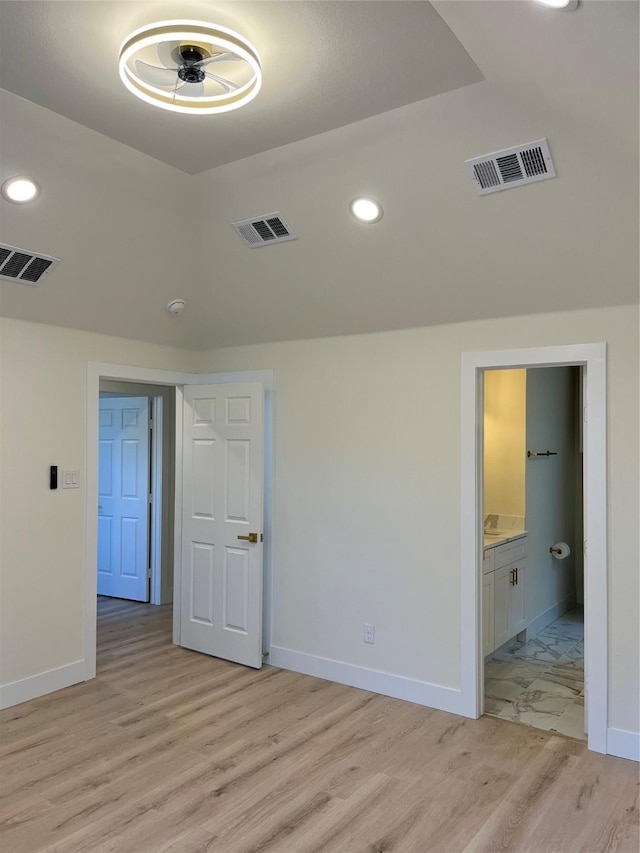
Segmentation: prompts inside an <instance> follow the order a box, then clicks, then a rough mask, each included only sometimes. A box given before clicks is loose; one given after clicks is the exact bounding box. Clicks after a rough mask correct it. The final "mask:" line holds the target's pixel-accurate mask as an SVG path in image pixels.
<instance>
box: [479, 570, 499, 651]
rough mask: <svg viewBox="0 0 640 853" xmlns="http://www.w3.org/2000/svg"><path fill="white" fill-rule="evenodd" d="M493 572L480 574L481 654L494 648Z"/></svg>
mask: <svg viewBox="0 0 640 853" xmlns="http://www.w3.org/2000/svg"><path fill="white" fill-rule="evenodd" d="M493 576H494V572H487V573H486V574H483V575H482V654H483V656H484V657H486V656H487V655H490V654H491V652H492V651H493V650H494V649H495V647H496V644H495V622H494V601H495V593H494V577H493Z"/></svg>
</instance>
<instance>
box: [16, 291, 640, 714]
mask: <svg viewBox="0 0 640 853" xmlns="http://www.w3.org/2000/svg"><path fill="white" fill-rule="evenodd" d="M1 331H2V447H1V450H2V466H3V467H2V492H1V499H2V552H1V556H2V564H1V565H2V574H1V575H0V582H1V590H0V592H1V601H2V612H1V615H2V634H1V639H2V666H3V670H2V680H3V682H5V683H6V682H10V681H13V680H16V679H21V678H27V677H29V676H33V675H36V674H38V673H40V672H43V671H45V670H47V669H51V668H53V667H56V666H64V665H66V664H70V663H73V662H74V661H77V660H78V659H79V657H80V655H81V640H82V631H81V626H82V589H81V583H82V576H83V565H84V554H83V535H84V534H83V526H84V489H83V488H81V489H80V490H79V491H77V492H67V491H65V492H62V491H58V492H50V491H49V489H48V480H47V472H48V468H49V465H51V464H59V465H61V466H62V467H64V466H68V467H79V468H84V464H85V460H84V452H85V450H84V448H85V433H86V415H85V389H86V364H87V361H90V360H91V361H106V362H109V361H111V362H117V363H126V364H137V365H141V366H147V367H155V368H159V369H163V368H164V369H170V370H184V371H194V370H196V371H198V372H203V373H204V372H210V371H227V370H251V369H264V368H272V369H273V370H274V378H275V393H274V396H275V418H276V420H275V442H276V447H275V472H274V480H275V482H274V502H275V505H274V532H275V538H274V543H273V558H274V559H273V574H274V590H273V615H274V619H273V643H274V644H275V645H278V646H280V647H284V648H289V649H293V650H295V651H298V652H301V653H306V654H307V655H312V656H321V657H324V658H334V659H336V660H338V661H343V662H346V663H350V664H354V665H360V666H364V667H371V668H373V669H375V670H382V671H386V672H389V673H393V674H396V675H398V676H404V677H406V678H412V679H417V680H422V681H427V682H431V683H433V684H435V685H442V686H445V687H446V686H448V687H453V688H457V687H458V686H459V681H460V643H459V636H460V615H459V614H460V545H459V542H460V356H461V353H462V352H463V351H468V350H480V349H491V350H494V349H497V348H499V347H502V346H504V347H505V348H515V347H522V346H545V345H553V344H563V343H584V342H595V341H603V340H604V341H608V344H609V368H608V377H609V389H608V391H609V398H608V410H609V411H608V414H609V495H608V504H609V510H610V516H609V528H608V532H609V567H610V575H609V631H610V661H609V664H610V679H609V690H610V696H609V708H610V720H609V725H610V726H613V727H616V728H619V729H622V730H627V731H637V730H638V696H639V692H640V691H639V684H638V670H639V661H638V648H639V645H640V644H639V642H638V622H639V620H638V525H637V519H638V490H637V472H638V433H639V424H638V314H637V308H636V307H627V308H610V309H599V310H590V311H576V312H568V313H564V314H547V315H543V316H534V317H517V318H511V319H500V320H491V321H479V322H475V323H463V324H455V325H448V326H445V325H443V326H436V327H430V328H422V329H413V330H407V331H398V332H387V333H379V334H373V335H362V336H353V337H344V338H333V339H324V340H312V341H304V342H290V343H280V344H268V345H263V346H254V347H243V348H238V349H228V350H219V351H213V352H209V353H200V354H199V355H195V354H193V353H185V352H183V351H180V350H172V349H167V348H162V347H157V346H153V345H146V344H140V343H136V342H134V341H126V340H121V339H114V338H107V337H101V336H98V335H93V334H89V333H81V332H75V331H69V330H66V329H61V328H52V327H46V326H42V325H36V324H27V323H23V322H20V321H11V320H4V321H3V322H2V327H1ZM363 622H373V623H374V624H375V626H376V643H375V645H372V646H367V645H364V644H363V643H362V623H363Z"/></svg>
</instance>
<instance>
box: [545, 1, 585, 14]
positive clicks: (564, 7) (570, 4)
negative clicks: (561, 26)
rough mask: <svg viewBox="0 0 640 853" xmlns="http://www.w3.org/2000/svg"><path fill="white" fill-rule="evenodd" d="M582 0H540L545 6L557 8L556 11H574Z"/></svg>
mask: <svg viewBox="0 0 640 853" xmlns="http://www.w3.org/2000/svg"><path fill="white" fill-rule="evenodd" d="M579 1H580V0H538V3H541V4H542V5H543V6H548V7H549V8H550V9H555V10H556V12H573V10H574V9H577V8H578V5H579Z"/></svg>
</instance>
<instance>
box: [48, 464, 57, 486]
mask: <svg viewBox="0 0 640 853" xmlns="http://www.w3.org/2000/svg"><path fill="white" fill-rule="evenodd" d="M49 488H50V489H57V488H58V466H57V465H52V466H51V468H49Z"/></svg>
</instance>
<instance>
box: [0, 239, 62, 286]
mask: <svg viewBox="0 0 640 853" xmlns="http://www.w3.org/2000/svg"><path fill="white" fill-rule="evenodd" d="M59 263H60V258H52V257H50V256H49V255H40V254H38V255H36V254H35V253H34V252H28V251H27V250H26V249H16V247H15V246H5V245H4V243H0V278H2V279H4V280H5V281H19V282H20V283H21V284H33V285H37V284H40V283H41V281H42V279H43V278H44V277H45V276H46V275H47V273H48V272H49V271H50V270H52V269H53V268H54V267H55V266H56V264H59Z"/></svg>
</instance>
